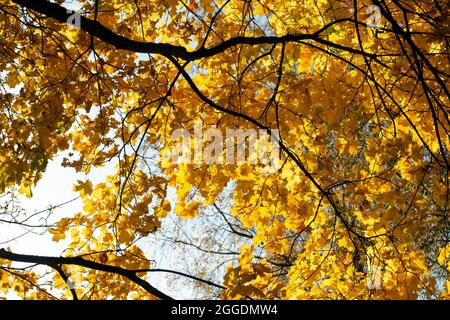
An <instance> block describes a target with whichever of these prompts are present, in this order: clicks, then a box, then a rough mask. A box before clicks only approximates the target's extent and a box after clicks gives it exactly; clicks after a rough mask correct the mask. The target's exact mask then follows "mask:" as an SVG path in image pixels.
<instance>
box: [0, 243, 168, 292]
mask: <svg viewBox="0 0 450 320" xmlns="http://www.w3.org/2000/svg"><path fill="white" fill-rule="evenodd" d="M0 259H6V260H10V261H16V262H25V263H36V264H40V265H47V266H49V267H52V268H53V269H55V270H57V271H58V269H60V265H76V266H80V267H85V268H89V269H93V270H98V271H104V272H109V273H114V274H118V275H121V276H123V277H125V278H127V279H128V280H130V281H132V282H134V283H136V284H137V285H139V286H140V287H142V288H143V289H145V290H146V291H147V292H148V293H151V294H152V295H154V296H155V297H157V298H160V299H163V300H173V298H172V297H170V296H168V295H166V294H164V293H162V292H161V291H159V290H158V289H156V288H155V287H153V286H152V285H151V284H149V283H148V282H147V281H145V280H143V279H142V278H140V277H138V276H137V273H139V271H137V270H128V269H124V268H121V267H117V266H111V265H107V264H101V263H98V262H95V261H91V260H85V259H83V258H82V257H47V256H33V255H25V254H18V253H13V252H10V251H6V250H5V249H2V248H0Z"/></svg>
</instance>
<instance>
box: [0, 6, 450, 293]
mask: <svg viewBox="0 0 450 320" xmlns="http://www.w3.org/2000/svg"><path fill="white" fill-rule="evenodd" d="M75 9H76V11H74V10H75ZM449 11H450V6H449V3H448V2H447V1H443V0H434V1H431V0H426V1H416V0H373V1H368V0H367V1H366V0H363V1H357V0H342V1H339V0H327V1H325V0H304V1H298V0H291V1H285V0H282V1H281V0H211V1H203V0H150V1H141V0H133V1H131V0H127V1H116V0H78V1H75V2H73V1H67V0H57V1H47V0H6V1H2V3H1V4H0V84H1V87H0V103H1V104H0V108H1V109H0V162H1V167H0V193H3V194H7V193H9V192H12V190H18V191H19V192H20V193H22V194H25V195H27V196H29V197H32V191H33V187H34V186H35V184H36V183H37V182H38V181H39V180H40V179H41V177H42V175H43V174H44V172H45V170H46V168H47V164H48V162H49V161H54V159H55V157H56V156H58V155H61V154H64V159H63V161H61V166H63V167H66V168H73V169H75V170H76V171H77V172H82V173H84V174H86V177H87V178H86V179H85V180H83V181H81V180H80V181H78V182H77V183H76V184H75V185H74V190H75V191H76V192H78V193H79V195H80V197H81V199H82V201H83V208H82V211H81V212H73V213H70V214H69V213H68V215H67V217H65V218H62V219H60V220H59V221H56V222H55V223H54V224H52V225H48V226H45V230H47V232H48V233H50V234H51V235H52V237H53V241H55V242H60V241H67V248H66V250H65V251H64V255H63V256H61V257H50V256H46V254H45V251H43V252H39V250H38V249H37V248H33V252H14V251H12V250H10V249H9V248H8V246H7V244H3V245H2V247H1V248H0V292H2V294H3V295H4V296H6V295H8V294H11V292H16V293H17V295H19V296H20V297H22V298H24V299H170V298H171V292H162V291H161V289H158V288H156V287H155V286H154V285H153V282H152V278H153V275H154V272H160V271H162V272H170V273H172V274H177V275H179V276H182V277H185V278H187V279H190V280H192V281H194V282H198V283H200V284H201V290H203V292H204V294H205V297H210V298H214V297H220V298H222V299H249V298H251V299H420V298H427V299H446V298H449V297H450V281H449V273H450V262H449V256H450V242H449V237H450V228H449V222H450V221H449V168H450V165H449V161H450V152H449V149H448V147H449V143H450V140H449V130H450V121H449V117H448V112H449V106H450V92H449V85H448V81H449V75H450V67H449V63H450V60H449V59H450V56H449V48H450V47H449V40H450V20H449V13H450V12H449ZM199 128H201V130H202V132H203V133H204V134H203V135H201V136H200V137H198V135H195V131H196V130H197V129H199ZM180 129H183V130H184V131H183V132H184V133H185V134H189V135H190V136H191V137H193V138H192V139H190V140H189V141H188V143H186V144H185V145H184V147H183V150H181V151H190V150H194V149H195V150H197V151H198V150H199V149H200V150H201V152H206V151H207V150H209V151H211V143H212V141H213V139H212V138H213V137H214V138H215V139H216V140H218V139H219V138H220V137H221V136H223V137H225V136H227V133H230V132H235V133H236V132H238V133H244V132H252V131H251V130H254V131H255V132H258V133H260V134H261V135H263V134H265V135H268V137H269V139H266V140H263V141H261V140H256V141H255V140H252V139H251V137H250V136H244V137H243V138H242V137H241V139H239V137H237V140H236V141H235V140H233V139H234V138H233V139H231V140H232V141H231V142H232V143H231V144H228V142H229V141H227V144H226V145H225V143H221V144H217V143H216V144H215V145H214V153H215V154H214V159H213V161H208V159H205V157H203V158H202V157H200V158H201V159H193V158H195V152H192V153H190V152H188V153H187V154H188V156H187V157H186V156H185V157H182V158H177V159H174V157H173V153H174V150H176V151H180V150H179V149H180V148H179V146H180V139H175V137H174V135H173V133H174V131H176V130H180ZM206 132H209V133H210V134H206ZM237 136H239V134H237ZM228 140H229V139H228ZM216 142H217V141H216ZM243 145H244V146H247V148H246V150H244V151H245V152H244V154H245V156H246V159H244V161H229V159H228V158H226V154H227V151H228V150H229V149H230V148H232V149H233V150H234V147H236V148H239V146H241V147H242V146H243ZM252 146H253V147H254V148H253V149H252V148H251V147H252ZM216 147H217V148H216ZM266 147H267V148H270V149H271V150H272V151H275V152H272V151H271V152H269V151H267V150H266V149H265V148H266ZM187 149H189V150H187ZM255 150H257V151H258V152H260V153H263V154H265V155H266V158H267V156H268V155H267V153H270V154H269V156H270V157H272V158H271V159H269V161H268V162H267V161H252V157H255V155H254V154H253V153H255ZM261 150H262V151H261ZM252 151H253V152H252ZM201 155H204V153H202V154H201ZM253 160H254V159H253ZM111 164H112V166H113V167H114V172H111V174H110V175H108V176H107V177H106V178H105V179H104V180H103V181H101V182H99V183H93V179H92V178H91V175H93V172H94V171H95V169H96V168H100V167H103V166H105V165H111ZM268 169H270V170H268ZM10 209H11V208H10V207H9V206H8V205H5V206H4V207H2V208H0V210H3V213H2V212H0V218H1V220H0V224H8V223H18V224H24V225H25V226H27V225H26V223H27V216H26V214H25V215H24V214H23V213H20V214H21V215H22V216H21V218H18V214H16V213H14V212H10ZM8 210H9V211H8ZM8 212H9V213H8ZM207 212H214V215H213V216H208V215H207V214H206V213H207ZM171 216H177V217H180V220H179V221H180V223H182V224H183V223H186V224H189V223H191V224H192V222H193V221H196V222H195V225H196V227H197V228H203V229H202V230H203V232H204V233H205V234H207V235H209V236H210V237H211V239H215V238H214V234H217V232H218V230H226V231H227V232H228V233H229V235H230V236H229V237H226V238H223V239H222V240H221V241H222V242H221V243H218V241H219V239H215V240H214V243H213V242H209V243H208V242H204V243H202V245H201V246H200V245H192V243H190V244H191V246H189V247H188V250H187V251H186V255H190V254H193V253H191V252H194V251H196V250H197V251H198V250H200V252H206V253H208V254H211V255H213V256H214V255H216V256H221V255H223V252H221V250H216V249H217V245H219V249H222V248H224V247H227V246H235V247H236V250H232V251H227V252H226V254H227V255H228V258H230V257H231V259H228V260H227V261H228V262H227V267H226V272H225V274H224V276H223V277H222V276H220V278H218V277H214V276H213V277H205V276H204V273H203V272H202V268H203V266H197V267H193V268H192V270H191V272H189V273H186V272H180V271H177V270H159V269H158V268H157V267H156V266H155V264H154V263H153V257H152V252H145V250H143V249H142V247H141V246H140V245H139V243H138V240H140V239H142V238H146V237H150V236H151V235H153V234H157V233H158V232H161V225H162V224H164V222H165V221H166V220H167V219H169V217H171ZM7 217H9V218H7ZM193 219H194V220H193ZM197 221H205V222H207V223H204V224H197ZM214 223H216V225H213V224H214ZM27 227H30V228H33V226H27ZM41 227H42V226H41ZM208 232H209V233H208ZM166 233H167V232H166ZM166 236H169V237H170V236H171V235H170V234H166ZM172 245H174V246H175V245H176V241H173V242H172ZM180 259H181V258H180ZM218 261H219V260H214V259H211V260H208V259H206V261H203V262H198V263H204V264H206V265H207V266H209V267H210V268H211V269H212V268H214V267H216V266H215V265H214V263H215V262H217V264H218V263H219V262H218ZM18 262H22V263H25V267H22V265H21V266H20V267H18V265H17V263H18ZM179 290H182V288H180V289H179Z"/></svg>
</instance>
